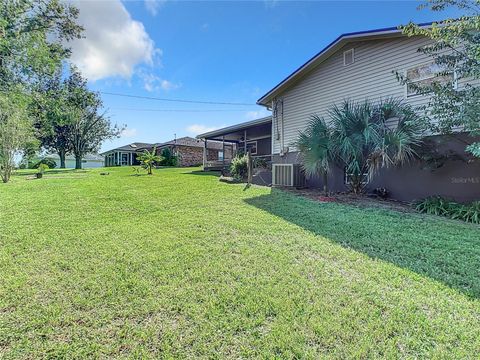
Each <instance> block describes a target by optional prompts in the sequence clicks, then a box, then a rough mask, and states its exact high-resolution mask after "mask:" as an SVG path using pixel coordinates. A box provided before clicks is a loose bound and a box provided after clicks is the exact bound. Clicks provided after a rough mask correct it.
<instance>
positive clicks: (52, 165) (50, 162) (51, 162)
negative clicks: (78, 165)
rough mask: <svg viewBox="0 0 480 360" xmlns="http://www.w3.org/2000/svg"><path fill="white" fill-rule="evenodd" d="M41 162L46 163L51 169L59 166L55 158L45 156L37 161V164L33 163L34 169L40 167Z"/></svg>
mask: <svg viewBox="0 0 480 360" xmlns="http://www.w3.org/2000/svg"><path fill="white" fill-rule="evenodd" d="M41 164H46V165H47V166H48V168H49V169H55V168H56V167H57V163H56V162H55V160H53V159H50V158H43V159H41V160H40V161H39V162H37V163H36V164H34V165H33V168H34V169H38V167H39V166H40V165H41Z"/></svg>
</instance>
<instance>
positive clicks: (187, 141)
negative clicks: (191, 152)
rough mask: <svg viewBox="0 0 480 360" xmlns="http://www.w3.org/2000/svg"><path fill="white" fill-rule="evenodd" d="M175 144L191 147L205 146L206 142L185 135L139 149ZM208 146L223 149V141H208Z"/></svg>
mask: <svg viewBox="0 0 480 360" xmlns="http://www.w3.org/2000/svg"><path fill="white" fill-rule="evenodd" d="M173 145H174V146H190V147H199V148H203V146H204V143H203V141H202V140H200V139H194V138H192V137H189V136H185V137H181V138H178V139H176V140H170V141H166V142H163V143H156V144H148V145H146V146H144V147H141V148H140V147H139V148H138V149H137V150H144V149H149V148H152V147H154V146H155V147H156V148H163V147H166V146H173ZM207 146H208V148H209V149H218V150H221V149H222V143H221V142H218V141H209V142H208V143H207Z"/></svg>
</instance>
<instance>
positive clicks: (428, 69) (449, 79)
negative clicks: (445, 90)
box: [405, 62, 456, 97]
mask: <svg viewBox="0 0 480 360" xmlns="http://www.w3.org/2000/svg"><path fill="white" fill-rule="evenodd" d="M442 72H445V68H444V67H443V66H441V65H438V64H436V63H434V62H430V63H427V64H422V65H418V66H416V67H413V68H410V69H408V70H407V71H406V74H405V75H406V77H407V79H408V81H409V83H407V84H405V93H406V96H407V97H410V96H414V95H418V92H417V90H416V89H415V86H419V87H424V86H429V85H431V84H433V83H435V82H436V83H440V84H447V83H452V85H453V86H454V87H456V83H455V74H454V73H449V74H443V73H442Z"/></svg>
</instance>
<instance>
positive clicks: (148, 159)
mask: <svg viewBox="0 0 480 360" xmlns="http://www.w3.org/2000/svg"><path fill="white" fill-rule="evenodd" d="M137 159H138V160H139V161H140V163H141V164H142V167H143V168H144V169H145V170H147V173H148V175H152V169H153V167H154V166H155V164H157V163H159V162H160V161H162V160H163V157H161V156H158V155H157V148H155V147H154V148H153V149H152V151H148V150H144V151H143V153H142V154H141V155H139V156H138V158H137Z"/></svg>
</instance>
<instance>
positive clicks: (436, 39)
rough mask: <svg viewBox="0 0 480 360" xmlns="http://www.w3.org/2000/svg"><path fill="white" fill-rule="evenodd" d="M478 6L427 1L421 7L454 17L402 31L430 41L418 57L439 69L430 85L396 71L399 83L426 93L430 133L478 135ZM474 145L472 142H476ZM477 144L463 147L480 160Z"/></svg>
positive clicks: (461, 0)
mask: <svg viewBox="0 0 480 360" xmlns="http://www.w3.org/2000/svg"><path fill="white" fill-rule="evenodd" d="M479 5H480V2H479V1H478V0H428V1H426V3H425V4H423V5H422V6H420V8H421V9H429V10H431V11H433V12H436V13H442V15H443V13H444V12H447V11H452V13H453V12H455V14H456V15H455V17H454V18H450V19H445V20H441V21H438V22H434V23H433V24H432V25H431V26H422V25H416V24H414V23H409V24H408V25H406V26H401V27H400V28H401V29H402V30H403V33H404V34H406V35H407V36H416V37H424V38H427V39H429V40H430V41H429V42H428V43H427V45H424V46H422V47H420V48H419V49H418V52H420V53H422V54H423V55H426V56H428V57H430V58H431V60H432V62H433V63H435V66H436V67H437V68H438V69H439V70H440V71H438V73H437V74H436V75H435V77H434V79H433V81H429V82H415V81H412V79H409V78H408V77H407V76H406V74H405V73H404V72H403V71H401V72H398V71H396V72H395V73H396V75H397V78H398V79H399V80H400V82H401V83H402V84H407V85H408V86H409V87H410V88H412V89H413V90H415V92H417V93H418V94H427V93H428V94H429V101H428V104H426V105H425V106H422V108H423V110H424V112H425V115H426V117H427V118H428V120H429V121H428V123H429V127H430V129H431V131H432V132H434V133H440V134H453V133H455V132H456V131H457V129H459V128H460V129H462V131H463V132H465V133H468V134H469V135H471V136H473V138H472V140H474V139H475V138H476V137H477V136H478V135H480V121H479V117H478V113H479V111H480V90H479V87H478V86H477V83H478V80H479V79H480V61H479V59H480V55H479V43H480V31H479V30H480V7H479ZM474 141H476V140H474ZM479 147H480V143H479V142H475V143H474V145H473V146H470V147H468V148H467V151H469V152H470V153H471V154H473V155H474V156H477V157H480V151H476V150H475V149H477V150H478V149H479Z"/></svg>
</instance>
